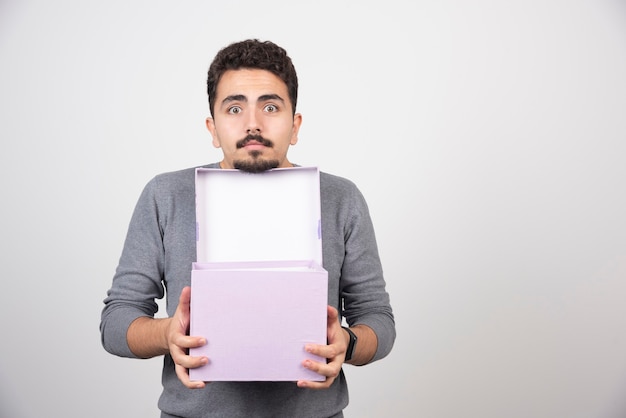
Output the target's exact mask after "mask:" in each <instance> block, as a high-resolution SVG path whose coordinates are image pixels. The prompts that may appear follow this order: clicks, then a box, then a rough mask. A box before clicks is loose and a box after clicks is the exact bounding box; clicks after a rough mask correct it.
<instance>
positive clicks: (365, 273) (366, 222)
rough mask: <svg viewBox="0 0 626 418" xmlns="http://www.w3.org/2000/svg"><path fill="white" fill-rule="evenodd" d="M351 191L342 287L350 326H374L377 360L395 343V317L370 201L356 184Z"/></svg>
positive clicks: (344, 308) (344, 306)
mask: <svg viewBox="0 0 626 418" xmlns="http://www.w3.org/2000/svg"><path fill="white" fill-rule="evenodd" d="M351 194H352V196H351V199H350V200H351V202H352V204H351V205H350V206H351V210H350V212H349V215H348V219H347V220H346V224H345V230H344V239H345V258H344V261H343V266H342V273H341V288H340V293H341V297H342V299H343V315H344V317H345V318H346V321H347V323H348V324H349V325H350V326H354V325H358V324H364V325H367V326H369V327H370V328H372V330H374V332H375V333H376V336H377V338H378V349H377V351H376V354H375V355H374V358H373V359H372V361H376V360H380V359H381V358H383V357H385V356H387V354H389V352H390V351H391V349H392V347H393V344H394V341H395V338H396V329H395V320H394V315H393V311H392V308H391V304H390V300H389V294H388V293H387V291H386V288H385V287H386V284H385V279H384V276H383V269H382V265H381V261H380V257H379V254H378V247H377V244H376V236H375V233H374V226H373V224H372V220H371V217H370V214H369V209H368V207H367V203H366V201H365V199H364V197H363V195H362V194H361V192H360V191H359V190H358V189H357V188H356V186H355V187H353V188H352V189H351Z"/></svg>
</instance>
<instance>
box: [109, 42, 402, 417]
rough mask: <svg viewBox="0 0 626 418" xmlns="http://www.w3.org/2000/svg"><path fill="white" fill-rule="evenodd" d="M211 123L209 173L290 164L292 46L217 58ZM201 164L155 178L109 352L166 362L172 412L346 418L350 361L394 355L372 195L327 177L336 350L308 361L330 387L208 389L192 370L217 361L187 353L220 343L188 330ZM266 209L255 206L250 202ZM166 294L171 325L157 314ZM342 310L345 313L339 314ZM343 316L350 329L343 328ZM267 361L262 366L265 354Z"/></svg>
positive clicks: (320, 350)
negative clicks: (216, 153) (215, 154)
mask: <svg viewBox="0 0 626 418" xmlns="http://www.w3.org/2000/svg"><path fill="white" fill-rule="evenodd" d="M207 90H208V96H209V108H210V114H211V117H209V118H207V120H206V125H207V128H208V130H209V132H210V133H211V135H212V137H213V145H214V146H215V147H218V148H221V149H222V152H223V159H222V161H221V162H219V163H213V164H209V165H207V166H205V167H210V168H222V169H239V170H244V171H248V172H252V173H257V172H262V171H265V170H269V169H272V168H286V167H292V166H293V164H292V163H291V162H290V161H289V160H288V159H287V152H288V149H289V147H290V146H292V145H295V144H296V142H297V141H298V131H299V129H300V125H301V123H302V116H301V115H300V114H298V113H296V102H297V92H298V80H297V76H296V71H295V69H294V67H293V64H292V62H291V59H290V58H289V57H288V56H287V53H286V51H285V50H284V49H283V48H281V47H279V46H277V45H275V44H273V43H271V42H260V41H258V40H246V41H242V42H238V43H234V44H231V45H229V46H227V47H226V48H224V49H222V50H221V51H220V52H219V53H218V54H217V56H216V57H215V59H214V61H213V63H212V64H211V66H210V68H209V72H208V79H207ZM194 173H195V168H190V169H186V170H181V171H177V172H173V173H165V174H161V175H158V176H156V177H155V178H153V179H152V180H151V181H150V182H149V183H148V184H147V185H146V187H145V189H144V191H143V192H142V194H141V196H140V198H139V200H138V202H137V206H136V208H135V211H134V213H133V216H132V219H131V222H130V225H129V229H128V235H127V238H126V241H125V244H124V249H123V252H122V255H121V257H120V262H119V265H118V268H117V270H116V273H115V276H114V278H113V284H112V286H111V288H110V289H109V291H108V294H107V298H106V299H105V300H104V304H105V306H104V309H103V311H102V321H101V324H100V331H101V336H102V344H103V346H104V348H105V349H106V350H107V351H109V352H111V353H113V354H116V355H119V356H124V357H131V358H150V357H154V356H160V355H163V356H164V365H163V379H162V380H163V392H162V394H161V397H160V399H159V408H160V409H161V411H162V412H161V416H162V417H246V418H247V417H253V416H254V417H257V416H267V417H342V416H343V414H342V410H343V409H344V408H345V407H346V405H347V404H348V391H347V384H346V379H345V376H344V374H343V371H342V366H343V364H344V362H345V363H349V364H354V365H364V364H367V363H371V362H372V361H376V360H379V359H381V358H383V357H385V356H386V355H387V354H388V353H389V352H390V350H391V348H392V346H393V343H394V340H395V324H394V317H393V313H392V309H391V306H390V304H389V295H388V293H387V292H386V290H385V281H384V279H383V274H382V268H381V264H380V260H379V256H378V250H377V247H376V240H375V236H374V229H373V226H372V222H371V219H370V216H369V212H368V209H367V205H366V203H365V200H364V199H363V196H362V195H361V193H360V192H359V191H358V189H357V188H356V187H355V185H354V184H353V183H351V182H350V181H348V180H346V179H343V178H340V177H336V176H332V175H330V174H327V173H321V174H320V193H321V218H322V246H323V249H322V253H323V264H324V268H325V269H326V270H327V271H328V299H329V307H328V327H327V339H328V344H327V345H308V346H306V347H304V348H305V349H306V350H307V351H309V352H311V353H313V354H316V355H319V356H321V357H322V358H325V359H327V361H326V362H319V363H318V362H312V361H305V362H304V364H303V366H304V367H306V368H308V369H310V370H312V371H314V372H316V373H318V374H320V375H322V376H324V377H325V379H324V380H323V381H299V382H296V383H293V382H212V383H209V382H198V381H191V380H190V379H189V372H188V370H189V369H191V368H196V367H199V366H202V365H204V364H206V363H207V362H208V361H210V359H207V358H205V357H194V356H189V355H188V352H189V349H190V348H192V347H200V346H202V345H204V344H207V343H208V344H210V341H207V340H206V339H205V338H204V336H190V335H187V332H188V327H189V304H190V288H189V284H190V277H191V265H192V262H193V261H195V256H196V248H195V244H196V242H195V190H194V187H195V186H194V185H195V183H194V178H195V177H194ZM258 204H262V202H251V208H252V207H253V206H252V205H258ZM165 289H167V312H168V315H169V317H168V318H156V319H155V318H154V314H155V313H156V312H157V308H158V307H157V304H156V302H155V299H156V298H162V297H163V296H164V295H165ZM338 311H339V312H341V316H340V315H339V313H338ZM341 318H345V319H346V322H347V324H349V328H347V327H345V328H344V327H342V326H341ZM259 361H263V359H259Z"/></svg>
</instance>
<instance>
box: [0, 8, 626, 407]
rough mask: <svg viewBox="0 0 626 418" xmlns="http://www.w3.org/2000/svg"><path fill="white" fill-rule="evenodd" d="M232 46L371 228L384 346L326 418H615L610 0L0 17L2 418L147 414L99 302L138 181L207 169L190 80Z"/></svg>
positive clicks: (616, 267)
mask: <svg viewBox="0 0 626 418" xmlns="http://www.w3.org/2000/svg"><path fill="white" fill-rule="evenodd" d="M248 37H258V38H261V39H270V40H274V41H275V42H278V43H279V44H281V45H283V46H284V47H285V48H286V49H287V50H288V52H289V53H290V55H291V56H292V58H293V60H294V62H295V64H296V67H297V69H298V71H299V76H300V83H301V92H300V106H299V110H300V111H301V112H302V113H303V115H304V124H303V127H302V130H301V136H300V143H299V144H298V145H297V146H296V147H294V148H293V149H292V151H291V152H292V153H291V156H292V160H293V161H296V162H298V163H300V164H304V165H318V166H320V167H321V168H322V169H323V170H325V171H328V172H332V173H335V174H339V175H342V176H345V177H348V178H351V179H352V180H354V181H355V182H356V183H357V184H358V185H359V186H360V188H361V189H362V191H363V192H364V194H365V196H366V198H367V199H368V202H369V204H370V208H371V212H372V216H373V218H374V222H375V224H376V228H377V233H378V237H379V247H380V251H381V256H382V258H383V262H384V265H385V271H386V277H387V281H388V288H389V291H390V292H391V296H392V302H393V305H394V308H395V312H396V315H397V326H398V334H399V335H398V340H397V344H396V347H395V349H394V351H393V352H392V354H391V355H390V356H389V357H388V358H387V359H385V360H383V361H381V362H379V363H376V364H373V365H371V366H368V367H364V368H358V369H357V368H348V369H347V372H348V378H349V380H350V383H351V400H352V401H351V405H350V406H349V408H348V409H347V411H346V415H347V416H349V417H390V416H395V417H425V418H456V417H460V416H463V417H476V418H500V417H507V418H512V417H513V418H515V417H520V418H528V417H535V418H557V417H558V418H561V417H568V418H618V417H624V416H626V302H625V301H626V216H625V215H624V214H625V213H626V161H625V160H626V140H625V139H626V117H625V116H626V76H625V75H626V4H625V3H624V1H619V0H574V1H565V0H542V1H539V0H525V1H522V0H511V1H497V0H479V1H474V2H467V1H463V0H439V1H434V0H414V1H408V0H407V1H399V0H388V1H377V2H373V1H366V2H363V1H359V2H357V1H346V0H344V1H341V0H334V1H327V0H318V1H316V2H307V3H297V2H293V1H286V0H279V1H275V2H270V3H267V2H255V1H241V2H236V1H235V2H209V1H197V0H189V1H183V2H181V1H178V2H174V1H164V0H150V1H148V0H144V1H139V0H136V1H120V0H110V1H106V2H104V1H85V0H58V1H54V2H52V1H45V0H0V137H1V140H2V150H1V151H0V185H1V192H2V200H1V202H2V205H1V207H2V212H1V217H0V231H2V232H1V235H0V257H1V261H2V273H1V275H2V288H1V289H2V291H1V293H0V319H1V320H2V327H1V330H2V334H1V335H2V337H1V341H2V343H1V344H0V415H1V416H3V417H12V418H15V417H60V416H89V417H92V418H98V417H111V416H115V417H154V416H157V414H158V411H157V408H156V401H157V397H158V394H159V392H160V365H161V361H160V359H153V360H146V361H140V360H127V359H121V358H117V357H114V356H111V355H109V354H107V353H106V352H105V351H104V350H103V349H102V348H101V346H100V341H99V332H98V323H99V318H100V310H101V308H102V299H103V298H104V297H105V292H106V290H107V289H108V287H109V285H110V282H111V277H112V275H113V271H114V269H115V266H116V263H117V259H118V257H119V254H120V251H121V248H122V243H123V239H124V235H125V232H126V227H127V224H128V220H129V217H130V214H131V211H132V209H133V207H134V204H135V201H136V199H137V197H138V195H139V192H140V190H141V189H142V187H143V185H144V184H145V183H146V182H147V181H148V180H149V178H151V177H152V176H153V175H155V174H157V173H159V172H162V171H169V170H174V169H179V168H184V167H188V166H192V165H196V164H202V163H206V162H212V161H216V160H217V159H219V157H220V155H221V154H220V153H219V152H218V151H217V150H215V149H213V148H212V147H211V145H210V138H209V135H208V133H207V132H206V131H205V128H204V118H205V117H206V115H207V104H206V95H205V93H204V86H205V85H204V83H205V72H206V69H207V67H208V64H209V62H210V60H211V59H212V57H213V55H214V54H215V53H216V52H217V50H218V49H219V48H221V47H223V46H225V45H226V44H228V43H230V42H232V41H236V40H241V39H244V38H248Z"/></svg>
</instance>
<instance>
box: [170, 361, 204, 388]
mask: <svg viewBox="0 0 626 418" xmlns="http://www.w3.org/2000/svg"><path fill="white" fill-rule="evenodd" d="M175 370H176V376H177V377H178V380H180V381H181V383H182V384H183V385H185V387H187V388H189V389H202V388H203V387H205V386H206V383H205V382H203V381H201V380H191V379H189V369H186V368H185V367H183V366H180V365H178V364H177V365H176V367H175Z"/></svg>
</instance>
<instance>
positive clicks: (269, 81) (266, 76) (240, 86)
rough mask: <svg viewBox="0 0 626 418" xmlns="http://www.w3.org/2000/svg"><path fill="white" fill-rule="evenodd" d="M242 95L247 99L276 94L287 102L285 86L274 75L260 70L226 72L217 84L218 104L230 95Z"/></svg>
mask: <svg viewBox="0 0 626 418" xmlns="http://www.w3.org/2000/svg"><path fill="white" fill-rule="evenodd" d="M236 94H237V95H244V96H246V97H248V98H249V99H253V98H256V97H259V96H261V95H267V94H278V95H279V96H280V97H282V98H283V100H285V101H288V100H289V97H288V94H287V85H286V84H285V83H284V82H283V81H282V80H281V79H280V78H279V77H278V76H276V75H274V74H273V73H271V72H269V71H267V70H260V69H248V68H243V69H239V70H227V71H225V72H224V74H222V77H221V78H220V81H219V83H218V84H217V91H216V96H217V100H218V102H219V101H221V100H222V99H223V98H224V97H227V96H231V95H236Z"/></svg>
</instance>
